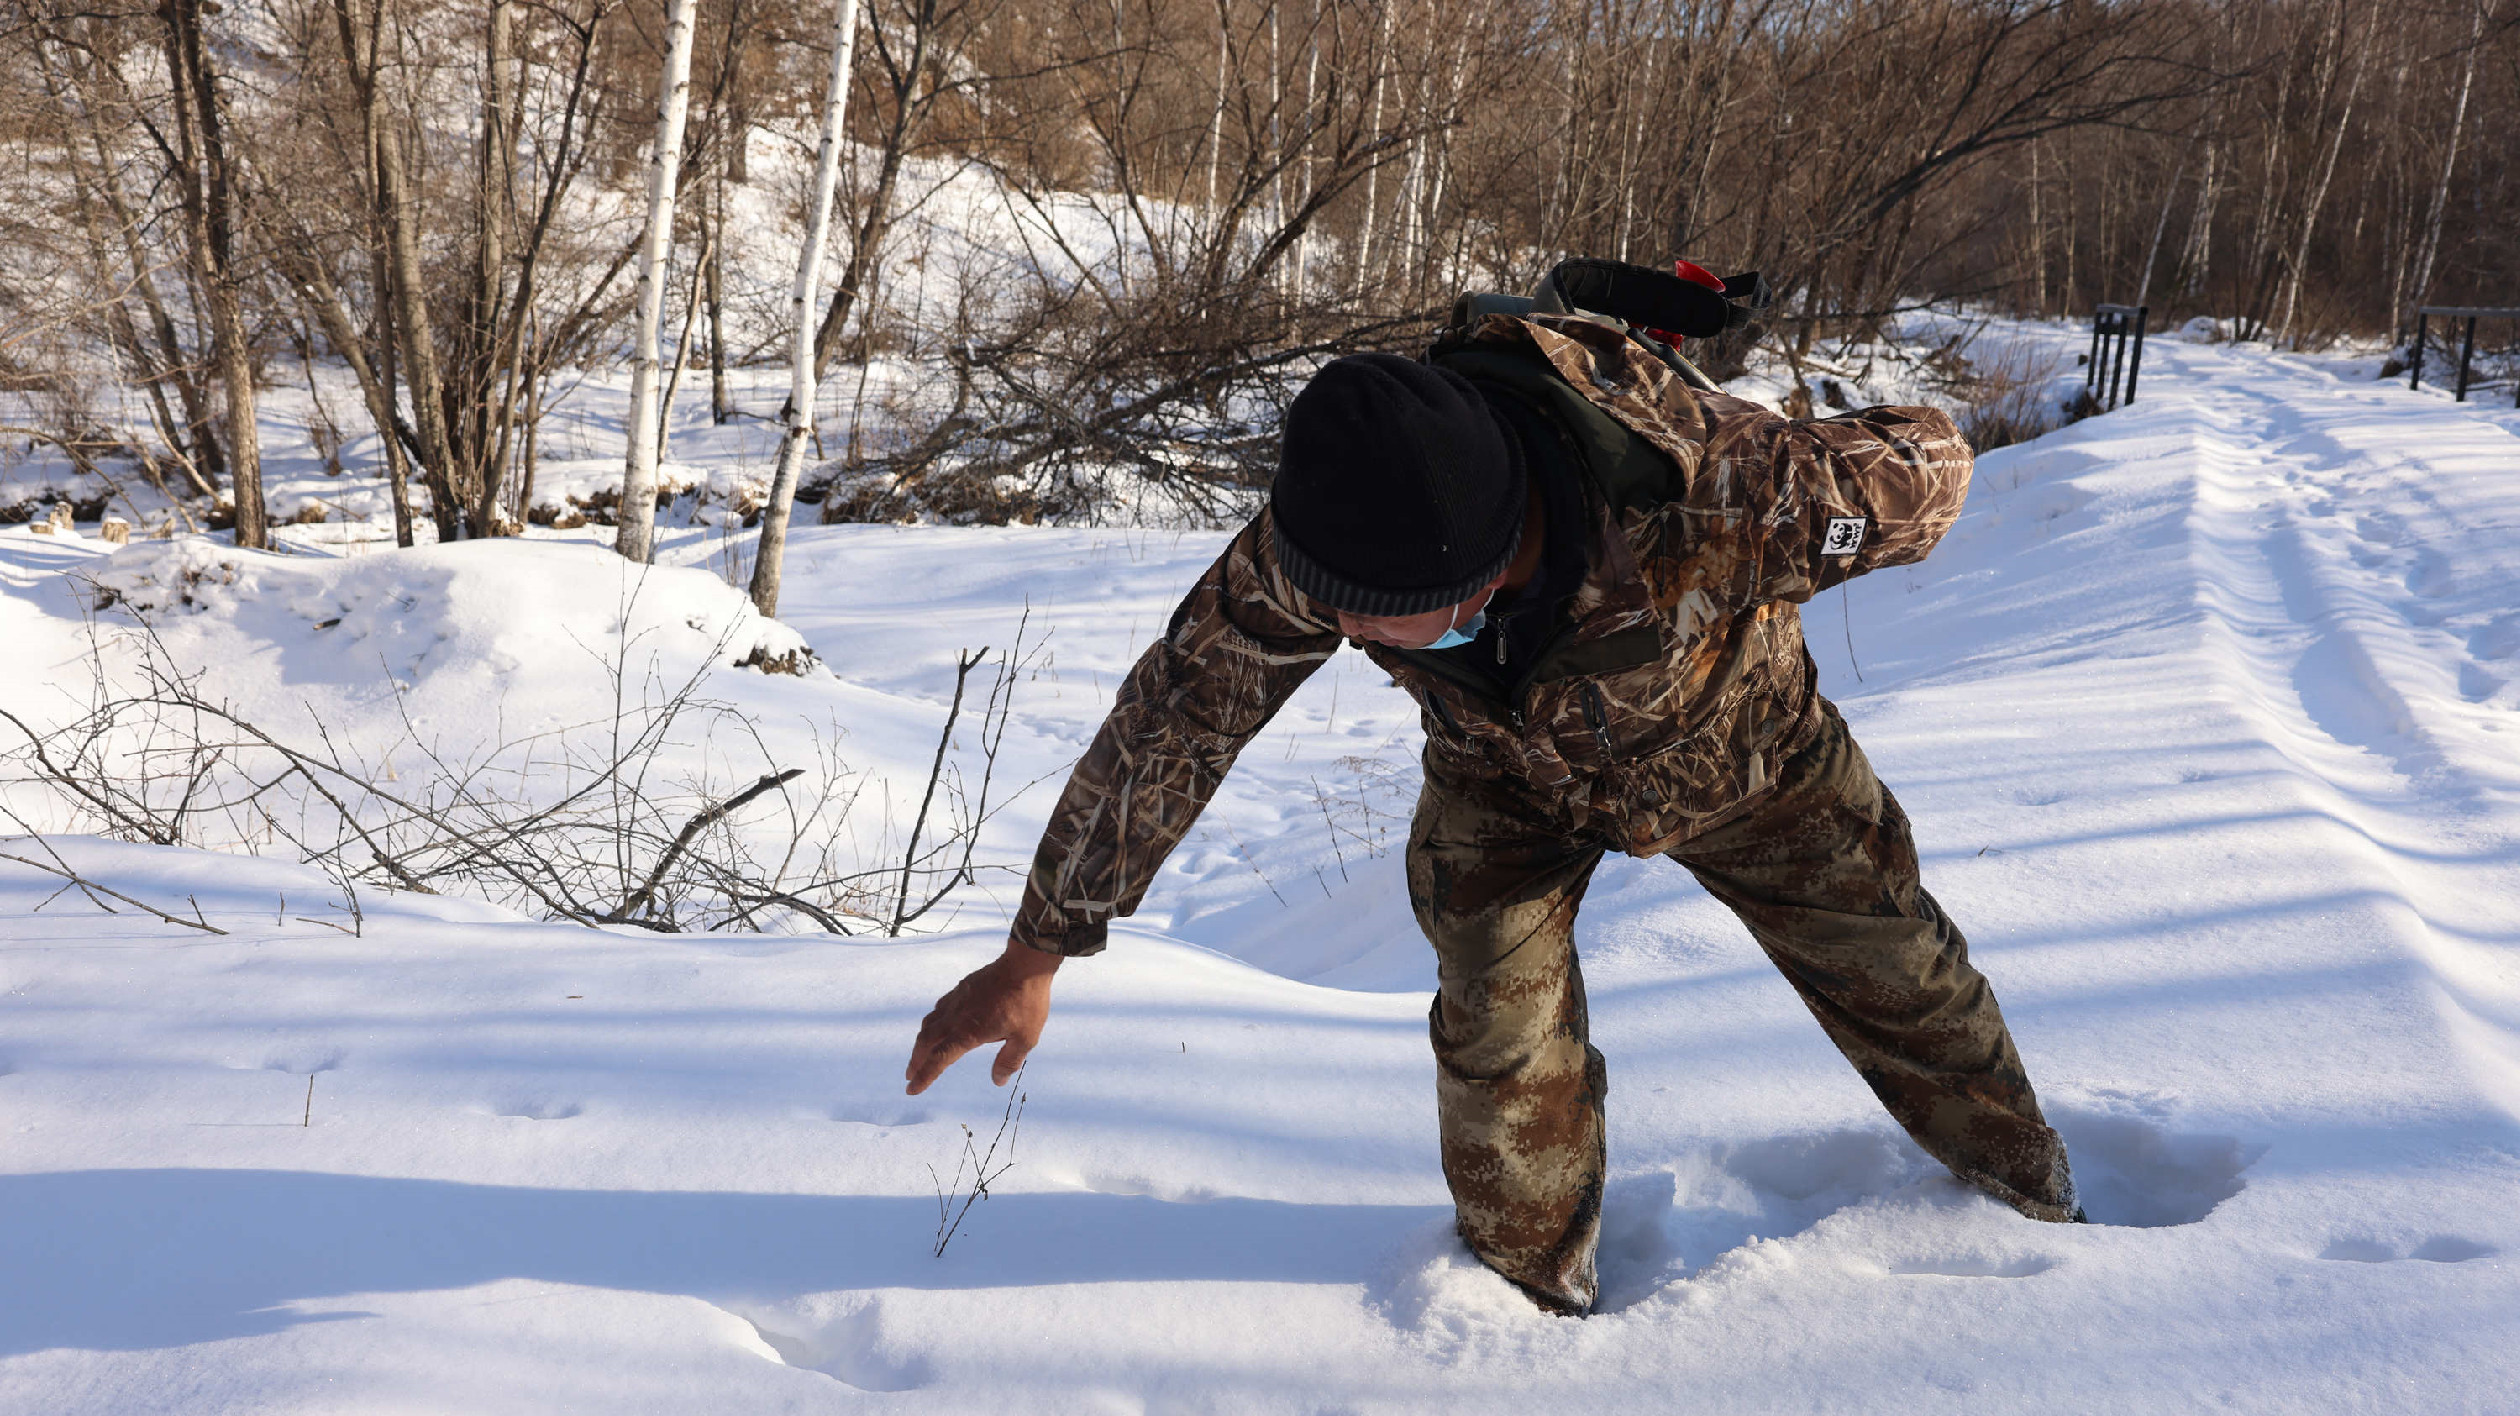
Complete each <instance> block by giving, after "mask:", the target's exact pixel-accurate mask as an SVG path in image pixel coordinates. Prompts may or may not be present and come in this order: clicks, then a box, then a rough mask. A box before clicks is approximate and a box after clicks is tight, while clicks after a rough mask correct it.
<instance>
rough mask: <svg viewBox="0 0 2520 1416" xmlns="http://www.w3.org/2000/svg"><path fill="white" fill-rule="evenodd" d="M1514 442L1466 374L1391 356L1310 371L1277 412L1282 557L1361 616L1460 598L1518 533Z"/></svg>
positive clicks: (1308, 586) (1502, 560)
mask: <svg viewBox="0 0 2520 1416" xmlns="http://www.w3.org/2000/svg"><path fill="white" fill-rule="evenodd" d="M1524 488H1525V483H1524V473H1523V465H1522V452H1521V449H1520V448H1519V447H1517V446H1516V444H1515V442H1514V437H1513V434H1512V433H1511V432H1509V431H1508V430H1507V429H1506V427H1505V425H1504V424H1503V423H1502V422H1501V421H1499V419H1498V418H1497V416H1496V414H1495V413H1494V412H1493V411H1492V410H1491V409H1489V407H1488V405H1487V400H1486V399H1484V398H1482V397H1481V396H1480V395H1479V391H1478V390H1477V389H1476V388H1474V387H1472V386H1471V384H1470V381H1469V380H1467V379H1465V378H1463V377H1461V376H1460V375H1459V374H1456V373H1453V372H1452V371H1451V370H1449V369H1437V368H1432V367H1430V366H1428V365H1425V364H1421V363H1418V362H1416V361H1415V360H1412V359H1403V358H1401V357H1400V356H1398V355H1396V354H1357V355H1351V356H1350V357H1348V358H1345V359H1340V360H1337V361H1335V362H1333V363H1331V364H1329V365H1327V366H1326V367H1324V368H1323V369H1322V371H1321V372H1320V373H1318V374H1315V375H1313V379H1312V382H1310V383H1308V384H1306V385H1304V391H1303V392H1301V393H1299V394H1297V395H1295V404H1294V406H1293V407H1292V408H1289V409H1288V410H1287V413H1286V435H1285V442H1284V449H1283V451H1282V452H1281V454H1280V456H1279V460H1278V474H1277V482H1276V484H1275V485H1274V486H1272V487H1271V488H1270V490H1269V505H1270V508H1271V509H1272V510H1273V511H1274V512H1275V513H1276V518H1277V555H1278V564H1279V565H1280V567H1282V568H1283V569H1284V570H1285V572H1286V578H1287V579H1289V580H1291V581H1293V582H1295V587H1296V588H1297V589H1299V590H1301V591H1303V592H1304V593H1305V594H1307V595H1310V596H1312V597H1313V598H1314V599H1317V600H1320V601H1322V602H1323V603H1325V604H1328V605H1330V606H1331V607H1332V608H1334V609H1341V610H1346V611H1348V612H1349V613H1350V614H1360V615H1418V614H1424V613H1426V612H1427V611H1429V610H1440V609H1443V608H1445V607H1446V606H1448V605H1458V604H1460V603H1461V602H1462V601H1464V600H1467V599H1469V598H1470V597H1471V596H1472V595H1474V594H1477V593H1478V592H1479V590H1480V589H1482V588H1483V587H1485V586H1486V585H1487V583H1488V582H1489V581H1491V580H1494V579H1495V578H1496V577H1497V576H1498V575H1500V574H1502V573H1503V572H1504V570H1505V567H1506V565H1507V563H1508V562H1510V561H1512V560H1513V558H1514V550H1515V548H1516V547H1517V546H1518V545H1519V544H1520V543H1521V541H1522V526H1523V508H1524V505H1525V490H1524Z"/></svg>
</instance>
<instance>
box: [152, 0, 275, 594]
mask: <svg viewBox="0 0 2520 1416" xmlns="http://www.w3.org/2000/svg"><path fill="white" fill-rule="evenodd" d="M158 14H159V16H160V18H161V19H162V20H163V21H164V23H165V27H166V55H167V68H168V70H169V74H170V77H171V78H172V79H173V81H174V84H175V125H176V129H177V132H178V135H179V147H180V149H181V151H180V154H179V156H180V159H181V161H182V164H183V166H184V169H185V170H184V173H183V179H182V181H181V182H180V183H179V184H178V185H179V186H180V187H181V188H182V191H183V194H184V199H185V206H186V207H187V209H188V215H189V217H190V221H189V223H188V224H189V225H190V227H191V231H190V236H191V240H190V242H189V243H188V244H189V245H190V247H191V254H192V266H193V274H194V278H195V279H196V280H197V281H198V282H199V284H200V286H201V292H202V299H203V303H204V304H205V305H206V306H207V307H208V309H207V313H208V315H209V321H210V361H211V364H212V366H213V367H215V368H216V369H217V370H218V377H219V384H220V390H221V392H222V393H224V394H225V395H226V401H227V449H226V451H227V463H228V486H229V493H230V495H231V496H232V497H233V498H234V501H235V504H236V544H238V545H240V546H248V547H253V548H256V549H262V548H267V547H268V546H269V545H270V544H271V528H270V524H269V520H268V518H267V517H266V516H265V515H264V511H263V489H262V450H261V439H260V435H259V430H258V429H257V428H256V426H255V421H254V420H255V413H256V399H255V390H254V355H253V349H252V347H251V345H250V343H249V336H248V334H247V332H246V328H245V311H244V307H243V303H242V301H241V299H240V292H239V289H238V287H239V286H240V285H241V284H242V283H243V282H242V278H241V277H240V276H239V274H238V272H237V268H236V266H237V260H236V248H235V232H236V200H237V196H236V180H235V170H234V168H233V166H232V165H231V163H230V161H229V158H228V145H227V135H226V123H225V120H224V117H223V116H222V114H221V113H220V111H219V94H218V82H217V76H216V75H215V74H214V73H212V71H211V68H210V54H209V49H208V47H207V46H206V45H205V44H204V43H203V42H202V35H201V17H202V0H166V3H165V5H164V7H163V8H161V9H160V10H159V12H158Z"/></svg>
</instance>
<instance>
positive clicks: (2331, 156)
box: [2275, 0, 2369, 345]
mask: <svg viewBox="0 0 2520 1416" xmlns="http://www.w3.org/2000/svg"><path fill="white" fill-rule="evenodd" d="M2348 43H2349V36H2348V35H2347V33H2346V25H2345V4H2344V0H2338V3H2337V7H2336V47H2337V51H2338V52H2339V53H2340V54H2341V53H2343V52H2344V50H2345V49H2346V47H2347V45H2348ZM2366 53H2367V50H2366V49H2365V48H2363V47H2360V46H2357V47H2355V48H2354V78H2353V82H2351V83H2349V84H2347V85H2346V86H2345V106H2344V107H2343V108H2342V109H2341V110H2339V111H2338V113H2337V115H2336V128H2335V131H2333V132H2332V133H2330V134H2329V135H2328V150H2327V157H2326V158H2325V160H2323V161H2322V162H2320V164H2319V178H2318V181H2317V182H2315V183H2313V184H2312V185H2311V188H2310V200H2309V201H2308V202H2307V203H2305V204H2304V205H2303V207H2302V209H2301V236H2300V238H2299V239H2298V240H2296V241H2295V242H2294V243H2293V248H2292V259H2291V261H2290V262H2289V264H2290V266H2291V269H2290V270H2289V271H2287V272H2286V277H2285V280H2284V312H2283V315H2282V316H2281V317H2280V318H2278V319H2277V320H2276V321H2275V342H2276V344H2278V345H2281V344H2283V343H2284V342H2285V341H2286V340H2289V339H2291V338H2292V337H2293V315H2294V313H2295V311H2297V310H2298V309H2299V308H2300V305H2301V282H2302V280H2303V278H2304V277H2305V276H2306V275H2307V274H2308V271H2309V264H2310V237H2311V235H2312V234H2313V233H2315V232H2316V231H2317V230H2318V229H2319V209H2320V208H2321V207H2323V206H2326V205H2327V194H2328V184H2329V183H2330V182H2332V181H2334V180H2335V178H2336V158H2337V154H2338V153H2340V152H2342V151H2343V150H2344V148H2345V130H2346V129H2347V128H2349V127H2351V126H2353V122H2354V101H2355V100H2356V99H2357V98H2360V97H2361V96H2362V83H2363V75H2364V74H2366V73H2368V72H2369V66H2368V65H2366V64H2365V63H2364V62H2363V60H2364V58H2365V55H2366Z"/></svg>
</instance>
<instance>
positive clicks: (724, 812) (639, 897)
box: [602, 767, 805, 924]
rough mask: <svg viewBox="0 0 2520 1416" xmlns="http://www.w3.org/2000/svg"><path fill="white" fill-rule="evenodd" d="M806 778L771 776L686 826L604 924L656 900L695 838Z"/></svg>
mask: <svg viewBox="0 0 2520 1416" xmlns="http://www.w3.org/2000/svg"><path fill="white" fill-rule="evenodd" d="M804 775H805V769H804V768H802V767H790V768H789V769H787V770H786V771H784V772H772V773H769V774H767V775H765V776H764V777H763V778H762V779H761V780H760V781H758V782H755V783H753V784H752V785H751V786H749V787H746V788H744V789H743V790H742V791H740V792H737V793H736V794H735V795H733V796H731V797H728V798H727V799H726V800H724V801H722V802H719V803H718V804H717V805H715V806H713V807H710V808H709V809H708V810H706V811H704V812H701V813H700V814H699V815H697V816H695V817H693V818H691V820H690V821H688V822H686V823H685V824H684V826H683V828H682V834H681V835H678V836H676V837H675V838H674V843H673V844H672V845H670V846H668V847H666V848H665V854H663V855H661V856H658V857H657V858H656V868H655V869H653V870H650V871H649V872H648V878H647V881H646V883H645V884H642V885H641V886H640V887H639V888H638V889H637V890H636V891H635V892H633V893H632V894H631V896H630V898H629V899H626V900H624V901H622V902H621V907H620V908H618V909H616V910H614V911H613V912H612V913H611V914H608V915H605V916H604V918H603V921H602V922H603V923H605V924H620V923H623V922H625V921H627V920H628V919H629V918H630V916H631V914H632V913H633V912H634V911H636V910H639V909H640V908H642V907H644V906H645V905H646V904H647V902H648V901H649V900H650V899H652V898H654V897H655V895H656V887H657V885H658V883H659V882H661V881H663V880H664V878H665V872H666V871H669V870H671V869H673V868H674V862H675V861H677V860H680V859H681V858H682V853H683V852H684V851H686V850H688V849H690V847H691V838H692V837H694V836H697V835H699V834H700V833H701V832H703V831H705V830H707V829H709V828H710V827H711V826H714V825H716V824H717V823H718V822H720V821H723V820H725V819H726V818H727V816H728V814H729V813H731V812H734V811H737V810H740V809H741V808H742V807H743V806H744V804H745V803H747V802H749V801H751V800H752V799H753V798H754V797H757V796H759V795H761V794H762V793H763V792H766V791H769V790H771V789H773V788H776V787H784V786H786V785H787V784H788V783H790V782H793V781H795V780H796V779H797V778H799V777H802V776H804Z"/></svg>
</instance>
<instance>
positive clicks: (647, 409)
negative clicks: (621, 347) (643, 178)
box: [613, 0, 693, 564]
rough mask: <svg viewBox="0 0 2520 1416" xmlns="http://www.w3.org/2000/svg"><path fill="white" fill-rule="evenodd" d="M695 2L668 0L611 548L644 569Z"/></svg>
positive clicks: (652, 542) (652, 518)
mask: <svg viewBox="0 0 2520 1416" xmlns="http://www.w3.org/2000/svg"><path fill="white" fill-rule="evenodd" d="M692 3H693V0H667V5H666V10H665V72H664V75H663V76H662V78H661V79H660V80H659V82H658V85H657V97H656V149H655V151H654V152H653V153H651V154H650V155H649V157H648V219H647V235H646V237H645V239H644V240H643V241H642V242H641V244H640V247H639V293H638V308H639V313H638V327H637V329H636V331H635V332H634V333H633V334H632V336H631V338H632V343H631V352H630V426H629V428H628V429H627V432H628V434H629V439H630V451H629V455H628V457H626V458H625V459H624V460H623V463H622V469H621V506H620V519H621V527H620V531H619V533H618V534H617V535H616V536H615V537H614V539H613V549H615V550H616V551H619V552H620V553H621V555H622V556H623V557H624V558H626V559H628V560H633V561H638V562H640V563H642V564H644V563H646V562H648V561H651V560H653V559H655V557H656V463H657V440H656V419H657V408H656V392H657V390H656V377H657V353H656V341H657V332H658V326H659V324H660V323H661V322H662V321H663V319H664V315H665V258H666V256H667V254H669V253H670V252H671V251H672V249H673V244H674V196H675V179H676V176H677V175H678V174H679V172H680V170H681V168H682V136H683V114H684V111H685V110H686V109H687V108H688V107H689V105H690V100H691V12H692Z"/></svg>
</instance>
